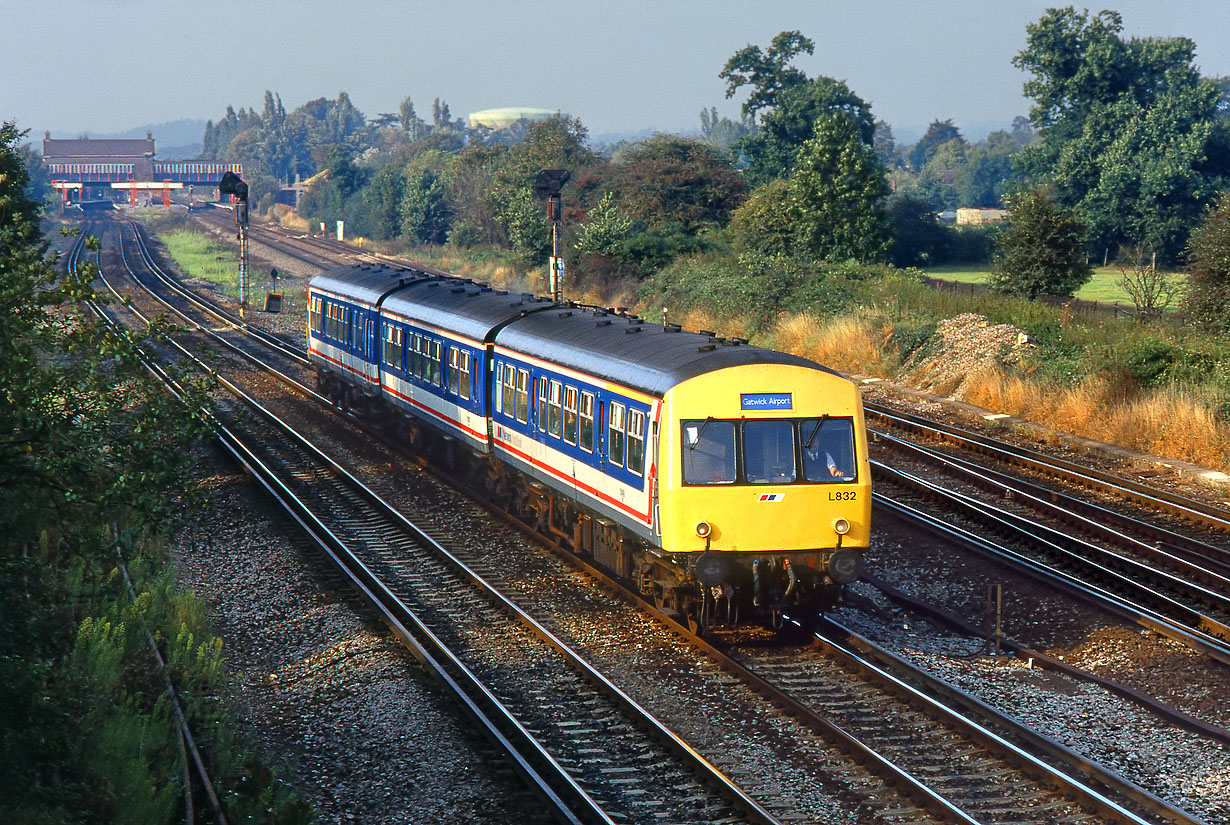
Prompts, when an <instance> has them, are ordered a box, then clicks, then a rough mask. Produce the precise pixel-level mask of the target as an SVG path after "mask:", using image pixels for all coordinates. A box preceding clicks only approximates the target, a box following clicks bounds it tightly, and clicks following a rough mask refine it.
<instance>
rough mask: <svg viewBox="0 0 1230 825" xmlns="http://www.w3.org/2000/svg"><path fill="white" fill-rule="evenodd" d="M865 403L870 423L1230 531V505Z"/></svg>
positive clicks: (1153, 510) (1155, 510)
mask: <svg viewBox="0 0 1230 825" xmlns="http://www.w3.org/2000/svg"><path fill="white" fill-rule="evenodd" d="M863 408H864V411H865V412H866V415H867V421H868V423H869V425H873V424H879V425H881V426H883V427H884V428H886V429H888V428H891V429H893V430H895V431H897V432H902V433H908V434H910V435H911V436H913V437H915V438H919V439H925V440H927V441H929V442H936V443H941V444H945V445H948V446H951V447H956V448H959V449H961V450H963V451H966V452H969V453H974V454H977V455H981V456H984V457H988V458H991V459H993V460H994V461H995V462H996V463H999V464H1003V465H1006V466H1013V467H1019V468H1022V469H1024V470H1027V471H1029V472H1032V473H1036V474H1038V475H1040V476H1043V477H1047V478H1051V479H1055V480H1058V481H1060V482H1062V483H1064V484H1067V485H1070V486H1073V487H1082V488H1085V489H1087V490H1089V491H1091V492H1094V493H1096V494H1097V495H1099V496H1102V497H1105V498H1107V499H1112V500H1123V501H1129V502H1133V503H1135V504H1137V505H1139V506H1141V507H1143V508H1145V509H1146V510H1149V511H1152V512H1157V513H1163V514H1166V515H1169V516H1173V517H1176V518H1180V519H1183V520H1185V521H1188V522H1190V523H1192V524H1196V525H1198V526H1200V527H1201V528H1204V529H1211V530H1214V531H1216V532H1218V533H1227V532H1230V510H1227V509H1225V508H1224V507H1219V506H1216V505H1213V504H1209V503H1207V502H1203V501H1199V500H1196V499H1193V498H1191V497H1188V496H1184V495H1181V494H1178V493H1174V492H1171V491H1168V490H1162V489H1159V488H1157V487H1154V486H1150V485H1148V484H1145V483H1143V482H1141V481H1137V480H1135V479H1131V478H1126V477H1124V476H1123V475H1118V474H1115V473H1109V472H1105V471H1102V470H1098V469H1096V468H1093V467H1088V466H1085V465H1083V464H1078V463H1076V462H1072V461H1066V460H1064V459H1061V458H1056V457H1054V456H1048V455H1045V454H1043V453H1039V452H1037V451H1035V450H1030V449H1027V448H1024V447H1020V446H1016V445H1013V444H1009V443H1007V442H1005V441H1002V440H999V439H995V438H991V437H990V436H986V435H983V434H981V433H975V432H972V431H970V430H967V429H964V428H961V427H956V426H953V425H950V424H944V423H942V422H938V421H932V420H930V419H927V418H924V417H923V416H920V415H915V414H913V413H908V412H904V411H901V410H896V409H893V408H890V407H887V406H885V405H882V404H876V403H872V402H864V405H863Z"/></svg>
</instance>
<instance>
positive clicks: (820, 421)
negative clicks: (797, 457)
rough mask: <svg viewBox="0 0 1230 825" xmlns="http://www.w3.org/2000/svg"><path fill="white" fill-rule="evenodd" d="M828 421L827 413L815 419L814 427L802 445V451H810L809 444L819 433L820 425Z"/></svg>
mask: <svg viewBox="0 0 1230 825" xmlns="http://www.w3.org/2000/svg"><path fill="white" fill-rule="evenodd" d="M828 419H829V414H828V413H825V414H824V415H822V416H820V417H819V418H818V419H816V426H814V427H812V429H811V435H809V436H807V441H806V443H804V444H803V449H804V450H810V449H811V443H812V442H813V441H815V440H816V433H818V432H820V425H821V424H823V423H824V422H825V421H828Z"/></svg>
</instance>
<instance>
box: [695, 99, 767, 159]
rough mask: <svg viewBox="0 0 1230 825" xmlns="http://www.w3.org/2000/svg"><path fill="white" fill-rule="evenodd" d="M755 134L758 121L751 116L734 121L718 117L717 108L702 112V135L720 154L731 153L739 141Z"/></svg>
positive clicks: (702, 110)
mask: <svg viewBox="0 0 1230 825" xmlns="http://www.w3.org/2000/svg"><path fill="white" fill-rule="evenodd" d="M755 132H756V119H755V118H754V117H752V116H751V115H744V116H743V118H742V119H741V120H739V121H733V120H731V119H730V118H728V117H718V111H717V107H716V106H714V107H710V108H709V109H701V110H700V133H701V134H702V135H704V136H705V142H706V143H708V144H709V145H710V146H712V147H713V148H714V149H716V150H718V151H719V152H722V153H728V152H730V151H731V150H732V148H733V147H734V145H735V143H736V142H737V141H739V140H740V139H741V138H745V137H748V136H749V135H752V134H755Z"/></svg>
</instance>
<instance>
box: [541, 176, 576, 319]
mask: <svg viewBox="0 0 1230 825" xmlns="http://www.w3.org/2000/svg"><path fill="white" fill-rule="evenodd" d="M571 176H572V175H571V173H570V172H569V171H568V170H566V169H544V170H542V171H541V172H539V173H538V178H537V179H536V180H535V181H534V194H536V195H537V196H538V197H540V198H546V199H547V219H548V220H550V221H551V276H550V280H551V284H550V285H551V300H552V301H554V302H555V303H557V304H558V303H560V301H562V300H563V288H562V283H561V281H562V280H563V274H564V262H563V260H561V259H560V255H559V225H560V212H561V209H560V190H562V189H563V188H564V184H565V183H567V182H568V178H570V177H571Z"/></svg>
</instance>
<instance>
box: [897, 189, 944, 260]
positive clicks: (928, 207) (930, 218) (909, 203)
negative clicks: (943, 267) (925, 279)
mask: <svg viewBox="0 0 1230 825" xmlns="http://www.w3.org/2000/svg"><path fill="white" fill-rule="evenodd" d="M936 211H937V210H936V208H935V204H933V203H930V202H928V201H925V200H920V199H917V198H911V197H900V198H893V199H892V200H891V201H889V204H888V216H889V219H890V220H891V221H892V224H893V246H892V249H891V251H890V258H891V259H892V262H893V263H894V264H896V265H897V266H931V265H934V264H937V263H943V262H944V261H947V260H949V259H950V258H951V257H952V241H953V233H952V232H951V231H950V230H948V229H946V228H944V227H942V226H940V223H939V220H938V219H937V218H936Z"/></svg>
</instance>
